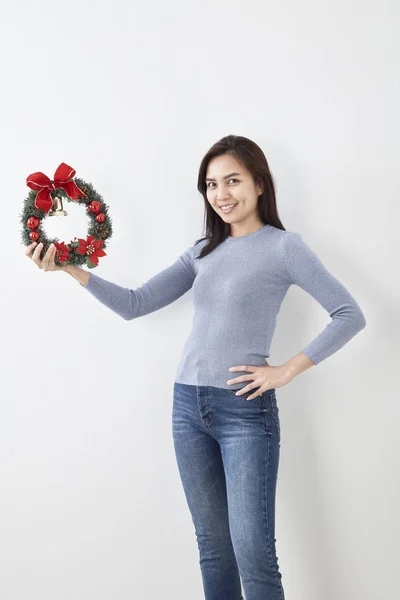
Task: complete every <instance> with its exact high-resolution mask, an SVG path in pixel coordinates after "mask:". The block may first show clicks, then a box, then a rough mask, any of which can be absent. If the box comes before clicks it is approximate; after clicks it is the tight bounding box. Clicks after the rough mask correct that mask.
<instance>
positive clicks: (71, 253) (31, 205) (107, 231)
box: [20, 177, 113, 269]
mask: <svg viewBox="0 0 400 600" xmlns="http://www.w3.org/2000/svg"><path fill="white" fill-rule="evenodd" d="M74 181H75V183H76V184H77V186H78V187H79V188H80V189H81V190H82V191H83V192H84V193H85V194H86V197H84V196H80V197H79V198H78V199H77V200H72V199H71V198H70V197H69V196H68V195H67V193H66V192H65V190H64V189H62V188H56V189H55V190H52V191H51V193H50V195H51V198H52V199H53V200H54V198H55V197H56V196H59V197H61V198H62V201H63V203H64V204H63V207H64V209H65V208H66V206H65V202H72V203H77V204H81V205H83V206H84V207H85V208H86V215H87V216H88V217H89V226H88V230H87V239H86V240H85V239H84V238H77V237H75V238H74V239H73V240H71V241H70V242H68V243H65V242H60V240H59V239H58V238H57V237H55V238H48V237H47V235H46V232H45V229H44V224H45V220H46V218H47V217H48V214H47V213H46V211H45V210H41V209H38V208H37V207H36V206H35V199H36V196H37V192H36V191H34V190H30V191H29V193H28V196H27V197H26V199H25V201H24V206H23V210H22V213H21V214H20V220H21V223H22V230H21V235H22V243H23V244H24V245H25V246H29V245H30V244H31V243H32V238H31V237H30V235H31V233H32V231H36V232H37V234H38V239H37V240H35V241H37V243H39V242H42V243H43V248H42V250H41V253H40V259H42V258H43V257H44V255H45V254H46V252H47V250H48V248H49V246H50V244H55V246H56V249H57V251H56V255H55V258H54V262H55V264H56V265H57V266H65V265H77V266H82V265H86V266H87V267H88V268H89V269H93V268H95V267H96V266H97V264H95V263H94V262H93V260H90V253H89V252H88V253H80V252H82V248H83V242H86V244H88V245H87V247H88V248H89V247H91V248H93V245H92V246H90V242H91V241H92V242H93V244H95V245H96V246H99V248H101V250H104V249H105V248H106V247H107V241H108V240H109V239H110V238H111V236H112V232H113V227H112V221H111V217H110V215H109V207H108V206H107V204H106V203H105V202H104V199H103V197H102V196H101V195H100V194H99V193H98V192H97V191H96V190H95V188H94V187H93V185H92V184H91V183H88V182H86V181H84V180H83V179H80V178H79V177H75V178H74ZM94 201H97V202H99V203H100V205H101V208H100V210H99V212H98V213H93V212H92V211H91V210H89V205H90V204H91V203H92V202H94ZM101 213H102V214H103V215H104V220H103V221H102V222H98V221H97V220H96V217H97V215H98V214H101ZM30 217H36V218H37V219H38V220H39V225H38V226H37V227H35V228H34V229H32V228H29V227H28V226H27V222H28V220H29V219H30ZM50 218H52V217H50ZM99 241H102V244H99V243H97V244H96V242H99ZM78 248H81V250H80V251H79V252H78V251H77V250H78ZM67 255H68V257H69V258H68V259H66V258H65V257H66V256H67ZM99 255H100V256H104V255H105V253H100V254H99ZM92 258H93V257H92ZM97 260H98V259H97Z"/></svg>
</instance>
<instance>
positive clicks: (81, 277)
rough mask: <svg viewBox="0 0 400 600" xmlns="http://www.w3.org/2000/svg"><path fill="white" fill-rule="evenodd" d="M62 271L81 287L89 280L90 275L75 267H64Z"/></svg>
mask: <svg viewBox="0 0 400 600" xmlns="http://www.w3.org/2000/svg"><path fill="white" fill-rule="evenodd" d="M64 271H65V272H66V273H68V274H69V275H71V276H72V277H73V278H74V279H76V280H77V281H79V283H81V284H82V285H83V286H85V285H86V284H87V283H88V281H89V279H90V273H89V272H88V271H85V269H81V268H80V267H77V266H76V265H65V267H64Z"/></svg>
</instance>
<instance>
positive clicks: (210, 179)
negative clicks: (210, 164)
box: [206, 173, 241, 181]
mask: <svg viewBox="0 0 400 600" xmlns="http://www.w3.org/2000/svg"><path fill="white" fill-rule="evenodd" d="M240 174H241V173H229V175H225V177H223V179H228V177H232V175H240ZM206 181H215V179H214V177H206Z"/></svg>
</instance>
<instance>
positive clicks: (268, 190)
mask: <svg viewBox="0 0 400 600" xmlns="http://www.w3.org/2000/svg"><path fill="white" fill-rule="evenodd" d="M221 154H231V155H232V156H234V157H235V158H236V160H237V161H238V162H239V163H240V164H242V165H244V166H245V167H246V169H247V170H248V171H249V172H250V173H251V174H252V176H253V180H254V183H255V184H262V186H263V188H264V191H263V193H262V194H261V195H260V196H259V198H258V202H257V210H258V216H259V218H260V220H261V221H262V222H263V223H264V224H265V225H273V226H274V227H277V228H278V229H283V230H284V231H286V229H285V227H284V226H283V225H282V223H281V220H280V218H279V215H278V209H277V206H276V196H275V185H274V180H273V177H272V174H271V171H270V170H269V166H268V162H267V159H266V158H265V155H264V152H263V151H262V150H261V148H260V147H259V146H257V144H256V143H255V142H253V141H252V140H249V139H248V138H246V137H243V136H241V135H227V136H225V137H223V138H221V139H220V140H218V142H216V143H215V144H214V145H213V146H211V148H210V149H209V150H208V152H207V153H206V154H205V156H204V158H203V160H202V161H201V164H200V168H199V175H198V180H197V189H198V191H199V192H200V193H201V195H202V196H203V198H204V205H205V236H204V237H202V238H200V239H198V240H196V242H195V244H198V243H200V242H201V241H203V240H206V239H208V240H209V243H208V244H206V245H205V246H204V247H203V248H202V250H201V252H200V254H199V256H198V257H197V258H203V256H206V255H207V254H209V253H210V252H212V250H214V248H215V247H216V246H218V244H220V243H221V242H223V241H224V240H225V238H227V237H228V235H229V234H230V225H229V223H225V221H223V220H222V219H221V217H220V216H219V215H218V214H217V213H216V212H215V210H214V209H213V208H212V206H211V205H210V203H209V201H208V199H207V185H206V172H207V166H208V163H209V161H210V160H211V159H212V158H214V157H215V156H220V155H221Z"/></svg>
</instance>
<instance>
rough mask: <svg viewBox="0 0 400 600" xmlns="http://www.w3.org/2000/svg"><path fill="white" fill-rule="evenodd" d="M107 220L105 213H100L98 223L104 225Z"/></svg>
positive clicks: (97, 218)
mask: <svg viewBox="0 0 400 600" xmlns="http://www.w3.org/2000/svg"><path fill="white" fill-rule="evenodd" d="M105 218H106V215H104V214H103V213H100V214H99V215H97V217H96V221H97V222H98V223H103V221H104V219H105Z"/></svg>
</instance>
